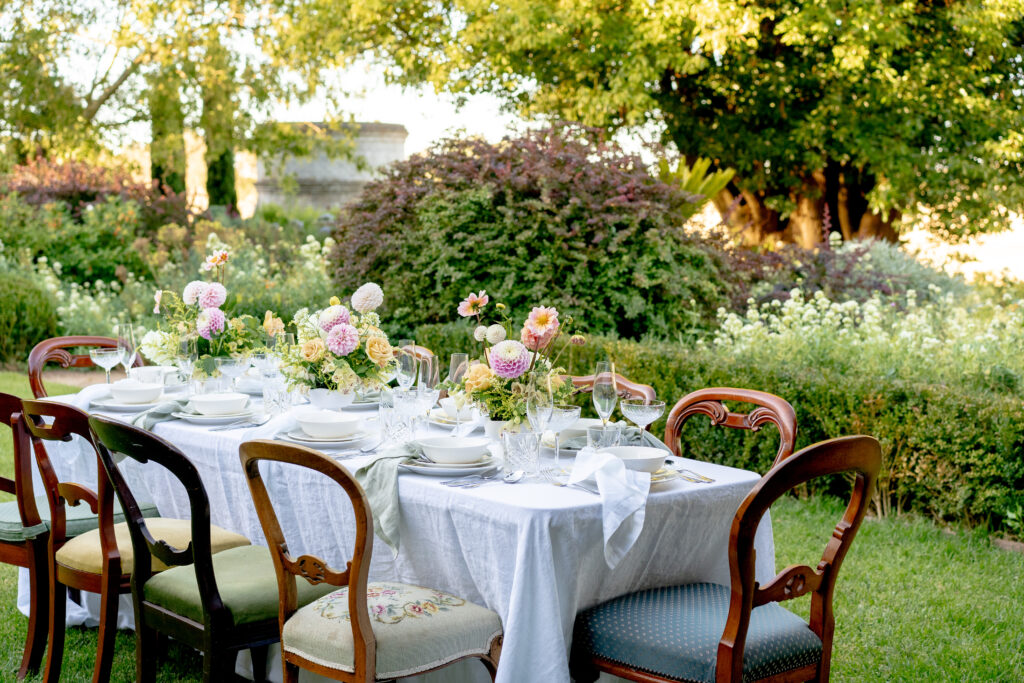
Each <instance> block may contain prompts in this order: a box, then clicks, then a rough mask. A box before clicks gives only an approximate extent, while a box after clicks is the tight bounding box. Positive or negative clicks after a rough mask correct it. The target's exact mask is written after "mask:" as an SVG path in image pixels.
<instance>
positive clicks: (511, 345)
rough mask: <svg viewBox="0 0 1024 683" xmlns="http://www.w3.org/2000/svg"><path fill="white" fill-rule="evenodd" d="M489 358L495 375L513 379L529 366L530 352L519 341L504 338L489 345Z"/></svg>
mask: <svg viewBox="0 0 1024 683" xmlns="http://www.w3.org/2000/svg"><path fill="white" fill-rule="evenodd" d="M490 360H491V370H494V374H495V375H497V376H498V377H504V378H505V379H515V378H516V377H519V376H520V375H521V374H523V373H524V372H526V369H527V368H528V367H530V352H529V351H527V350H526V347H525V346H523V345H522V344H520V343H519V342H517V341H514V340H512V339H506V340H505V341H503V342H498V343H497V344H495V345H494V346H492V347H491V356H490Z"/></svg>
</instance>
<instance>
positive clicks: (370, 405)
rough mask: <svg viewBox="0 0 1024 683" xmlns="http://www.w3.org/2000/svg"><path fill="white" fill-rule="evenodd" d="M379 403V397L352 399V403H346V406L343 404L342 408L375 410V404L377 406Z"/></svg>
mask: <svg viewBox="0 0 1024 683" xmlns="http://www.w3.org/2000/svg"><path fill="white" fill-rule="evenodd" d="M379 405H380V399H379V398H374V399H368V400H367V399H364V400H359V399H357V400H355V401H352V403H350V404H348V405H347V406H345V408H344V409H345V410H376V409H377V406H379Z"/></svg>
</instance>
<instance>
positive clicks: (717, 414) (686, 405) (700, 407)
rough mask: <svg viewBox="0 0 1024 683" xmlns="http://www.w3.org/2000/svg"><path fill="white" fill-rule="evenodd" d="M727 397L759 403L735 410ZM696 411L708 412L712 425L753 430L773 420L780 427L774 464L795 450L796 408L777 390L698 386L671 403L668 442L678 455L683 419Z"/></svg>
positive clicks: (701, 413) (667, 422)
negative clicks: (745, 410)
mask: <svg viewBox="0 0 1024 683" xmlns="http://www.w3.org/2000/svg"><path fill="white" fill-rule="evenodd" d="M724 401H736V402H739V403H750V404H753V405H756V406H758V407H757V408H755V409H754V410H752V411H750V413H746V414H745V413H734V412H731V411H730V410H729V409H728V408H726V407H725V404H724V403H723V402H724ZM694 415H707V416H708V417H709V418H711V424H712V426H717V425H722V426H724V427H732V428H733V429H749V430H751V431H753V432H756V431H758V430H760V429H761V427H763V426H764V425H766V424H769V423H770V424H774V425H775V426H776V427H778V429H779V450H778V453H776V455H775V462H774V463H773V465H778V464H779V463H780V462H782V461H783V460H785V459H786V458H788V457H789V456H790V455H792V454H793V446H794V444H795V443H796V411H794V410H793V406H791V405H789V403H788V402H787V401H786V400H785V399H782V398H779V397H778V396H775V395H774V394H769V393H766V392H763V391H755V390H753V389H733V388H730V387H715V388H709V389H698V390H697V391H694V392H692V393H689V394H687V395H686V396H684V397H682V398H681V399H679V401H678V402H677V403H676V404H675V406H673V407H672V410H671V411H670V412H669V414H668V420H667V421H666V422H665V445H667V446H668V447H669V448H671V449H672V453H674V454H675V455H677V456H682V455H683V453H682V447H681V445H680V433H681V432H682V429H683V423H685V422H686V421H687V420H688V419H690V418H691V417H692V416H694Z"/></svg>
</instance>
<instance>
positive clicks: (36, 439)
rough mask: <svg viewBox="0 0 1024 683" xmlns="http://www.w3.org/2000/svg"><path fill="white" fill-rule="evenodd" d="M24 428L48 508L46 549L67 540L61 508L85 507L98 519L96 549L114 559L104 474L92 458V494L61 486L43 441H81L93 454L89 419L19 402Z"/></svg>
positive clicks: (66, 409) (57, 407)
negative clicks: (44, 490)
mask: <svg viewBox="0 0 1024 683" xmlns="http://www.w3.org/2000/svg"><path fill="white" fill-rule="evenodd" d="M22 406H23V415H24V425H25V430H26V431H27V432H28V434H29V437H30V439H31V442H32V448H33V450H34V451H35V456H36V467H37V468H38V469H39V476H40V478H41V479H42V481H43V487H44V488H45V489H46V499H47V502H48V503H49V505H50V520H51V521H50V546H51V548H57V547H59V546H60V545H61V544H62V543H64V541H66V540H67V533H66V532H67V527H66V524H67V513H66V511H65V505H79V504H81V503H85V504H86V505H88V506H89V509H90V510H92V512H93V513H94V514H97V515H98V516H99V530H100V547H101V549H102V551H103V554H104V555H105V556H107V555H108V554H110V553H112V554H113V555H117V554H118V552H117V541H116V540H115V539H114V498H113V494H112V493H111V492H110V484H109V483H108V481H107V477H106V473H105V472H104V471H103V467H102V465H100V461H99V455H98V454H97V457H96V473H97V477H96V491H93V490H92V489H90V488H88V487H86V486H83V485H81V484H76V483H72V482H62V481H60V480H59V479H58V477H57V472H56V471H55V470H54V468H53V464H52V462H51V461H50V458H49V455H48V453H47V451H46V445H45V444H44V443H43V442H44V441H71V438H72V437H73V436H78V437H80V438H82V439H83V440H85V442H86V443H88V444H89V445H90V446H91V447H92V448H93V449H94V450H95V443H94V442H93V438H92V432H91V431H90V430H89V415H88V413H85V412H84V411H81V410H79V409H78V408H75V407H74V406H69V405H64V404H62V403H53V402H51V401H27V400H26V401H22Z"/></svg>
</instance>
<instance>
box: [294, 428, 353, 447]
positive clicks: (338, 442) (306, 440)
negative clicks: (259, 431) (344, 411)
mask: <svg viewBox="0 0 1024 683" xmlns="http://www.w3.org/2000/svg"><path fill="white" fill-rule="evenodd" d="M369 435H370V432H369V431H367V430H365V429H360V430H358V431H355V432H352V433H351V434H347V435H345V436H342V437H337V438H331V439H327V438H321V437H317V436H310V435H309V434H307V433H306V432H304V431H302V429H301V428H299V427H296V428H294V429H291V430H288V431H286V432H278V433H277V435H276V436H275V437H274V438H275V439H277V440H278V441H288V442H290V443H295V444H299V445H300V446H309V447H310V448H344V447H346V446H354V445H355V444H357V443H359V442H360V441H362V440H363V439H365V438H366V437H367V436H369Z"/></svg>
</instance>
